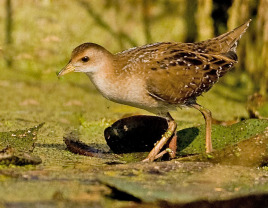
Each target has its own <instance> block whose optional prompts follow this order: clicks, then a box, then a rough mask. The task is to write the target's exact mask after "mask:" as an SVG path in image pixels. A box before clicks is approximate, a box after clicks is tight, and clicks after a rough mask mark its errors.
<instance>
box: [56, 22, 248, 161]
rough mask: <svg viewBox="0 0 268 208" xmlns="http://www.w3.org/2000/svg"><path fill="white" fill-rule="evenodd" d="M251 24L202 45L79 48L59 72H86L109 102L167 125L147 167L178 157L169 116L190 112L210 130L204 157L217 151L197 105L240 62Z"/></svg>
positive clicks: (208, 120)
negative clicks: (239, 52)
mask: <svg viewBox="0 0 268 208" xmlns="http://www.w3.org/2000/svg"><path fill="white" fill-rule="evenodd" d="M250 21H251V19H250V20H248V21H247V22H245V23H244V24H242V25H240V26H239V27H237V28H235V29H233V30H232V31H230V32H226V33H224V34H222V35H220V36H217V37H214V38H212V39H208V40H205V41H201V42H195V43H181V42H157V43H152V44H147V45H143V46H139V47H134V48H130V49H127V50H124V51H122V52H118V53H115V54H113V53H111V52H109V51H108V50H107V49H105V48H104V47H102V46H100V45H98V44H96V43H91V42H86V43H83V44H81V45H79V46H77V47H76V48H75V49H74V50H73V51H72V53H71V59H70V61H69V62H68V64H67V65H66V66H65V67H64V68H63V69H62V70H61V71H60V72H59V73H58V77H61V76H63V75H65V74H67V73H70V72H83V73H85V74H86V75H87V76H88V77H89V78H90V80H91V81H92V83H93V84H94V85H95V87H96V88H97V90H98V91H99V92H100V93H101V94H102V95H103V96H104V97H105V98H107V99H108V100H111V101H113V102H116V103H120V104H125V105H129V106H134V107H137V108H140V109H144V110H147V111H148V112H150V113H153V114H156V115H157V116H160V117H163V118H165V119H166V120H167V124H168V125H167V130H166V132H165V133H164V134H163V135H162V138H161V139H160V140H159V141H157V142H156V143H155V146H154V148H153V149H152V150H151V151H150V153H149V154H148V156H147V157H146V158H145V159H144V160H143V161H144V162H153V161H155V160H156V159H158V158H160V157H162V156H164V155H166V154H167V155H168V157H169V158H170V159H173V158H175V157H176V149H177V136H176V129H177V124H176V121H175V120H174V119H173V118H172V116H171V115H170V111H174V110H177V108H182V107H192V108H195V109H197V110H198V111H200V112H201V114H202V115H203V117H204V120H205V128H206V136H205V137H206V138H205V141H206V142H205V143H206V153H208V154H209V153H211V152H212V151H213V148H212V141H211V123H212V114H211V112H210V111H209V110H208V109H206V108H205V107H203V106H201V105H199V104H198V103H197V102H196V99H197V97H198V96H200V95H201V94H202V93H204V92H207V91H208V90H209V89H211V87H212V86H213V85H214V84H215V83H216V82H217V81H218V80H219V78H220V77H222V76H223V75H225V74H226V73H227V72H228V71H229V70H230V69H232V68H233V67H234V65H235V64H236V63H237V62H238V57H237V54H236V48H237V43H238V41H239V39H240V38H241V36H242V35H243V34H244V33H245V32H246V30H247V28H248V27H249V23H250Z"/></svg>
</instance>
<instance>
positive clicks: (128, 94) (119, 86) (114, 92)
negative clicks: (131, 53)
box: [91, 77, 160, 110]
mask: <svg viewBox="0 0 268 208" xmlns="http://www.w3.org/2000/svg"><path fill="white" fill-rule="evenodd" d="M91 80H92V82H93V83H94V85H95V86H96V88H97V89H98V90H99V91H100V92H101V94H102V95H103V96H104V97H105V98H107V99H108V100H111V101H114V102H116V103H120V104H125V105H130V106H133V107H137V108H142V109H146V110H148V109H152V108H159V107H160V106H159V103H158V102H157V101H156V100H155V99H153V98H152V97H151V96H149V94H148V92H147V90H146V88H145V86H144V80H143V79H139V78H137V77H136V78H135V79H132V78H131V77H128V78H124V79H123V78H122V79H121V80H116V81H110V79H109V80H108V79H103V78H102V79H91Z"/></svg>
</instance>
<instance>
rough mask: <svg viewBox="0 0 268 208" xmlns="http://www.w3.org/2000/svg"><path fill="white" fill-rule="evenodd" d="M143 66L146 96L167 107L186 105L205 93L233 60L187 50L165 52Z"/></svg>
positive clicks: (230, 65) (233, 62) (222, 56)
mask: <svg viewBox="0 0 268 208" xmlns="http://www.w3.org/2000/svg"><path fill="white" fill-rule="evenodd" d="M167 53H168V54H164V55H163V57H161V58H160V57H158V59H157V60H152V61H150V62H149V63H147V65H146V70H147V81H146V88H147V91H148V94H149V95H150V96H152V97H154V98H155V99H159V100H162V101H165V102H167V103H169V104H178V105H183V104H185V105H187V104H191V102H194V101H195V99H196V97H197V96H199V95H201V94H202V93H203V92H206V91H208V90H209V89H210V88H211V87H212V86H213V84H214V83H216V82H217V81H218V79H219V78H220V77H221V76H223V75H224V74H225V73H226V72H227V71H228V70H229V69H230V68H232V66H233V65H234V64H235V63H236V60H234V59H231V58H230V57H228V56H225V55H211V54H204V53H198V52H195V51H194V52H193V51H189V50H185V51H184V50H175V49H174V50H169V52H167Z"/></svg>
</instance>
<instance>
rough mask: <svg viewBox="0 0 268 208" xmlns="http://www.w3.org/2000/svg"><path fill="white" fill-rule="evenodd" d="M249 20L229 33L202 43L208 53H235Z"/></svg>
mask: <svg viewBox="0 0 268 208" xmlns="http://www.w3.org/2000/svg"><path fill="white" fill-rule="evenodd" d="M250 22H251V19H250V20H248V21H247V22H246V23H244V24H242V25H240V26H239V27H237V28H235V29H233V30H232V31H230V32H227V33H224V34H222V35H220V36H218V37H215V38H212V39H210V40H207V41H203V43H205V44H206V45H207V46H208V47H209V51H210V52H217V53H221V54H226V53H228V52H230V51H231V52H236V47H237V42H238V40H239V39H240V38H241V37H242V35H243V34H244V33H245V32H246V30H247V28H248V26H249V23H250Z"/></svg>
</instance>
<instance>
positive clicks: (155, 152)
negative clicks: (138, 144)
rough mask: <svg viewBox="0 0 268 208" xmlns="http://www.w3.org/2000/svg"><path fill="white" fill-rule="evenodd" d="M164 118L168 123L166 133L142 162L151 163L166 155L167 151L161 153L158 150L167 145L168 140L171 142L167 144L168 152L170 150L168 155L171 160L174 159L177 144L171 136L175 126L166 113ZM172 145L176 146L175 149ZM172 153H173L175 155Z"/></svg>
mask: <svg viewBox="0 0 268 208" xmlns="http://www.w3.org/2000/svg"><path fill="white" fill-rule="evenodd" d="M166 117H167V122H168V129H167V131H166V132H165V134H164V135H163V136H162V138H161V139H160V140H159V141H158V142H157V143H156V145H155V146H154V148H153V149H152V150H151V152H150V153H149V155H148V156H147V158H146V159H144V160H143V162H153V161H154V160H155V159H157V158H159V157H161V156H163V155H164V154H165V153H168V152H169V151H167V150H163V151H162V152H160V150H161V149H162V148H163V146H164V145H165V144H167V142H168V141H169V140H170V139H171V141H170V143H169V150H170V153H169V154H170V156H171V157H172V158H174V157H175V154H176V149H177V144H176V143H175V142H174V139H177V138H176V137H174V136H173V135H174V134H175V133H176V128H177V124H176V122H175V121H174V119H173V118H172V117H171V115H170V114H169V113H167V115H166ZM176 142H177V141H176ZM174 145H176V147H174ZM173 151H175V153H174V152H173ZM159 152H160V153H159Z"/></svg>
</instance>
